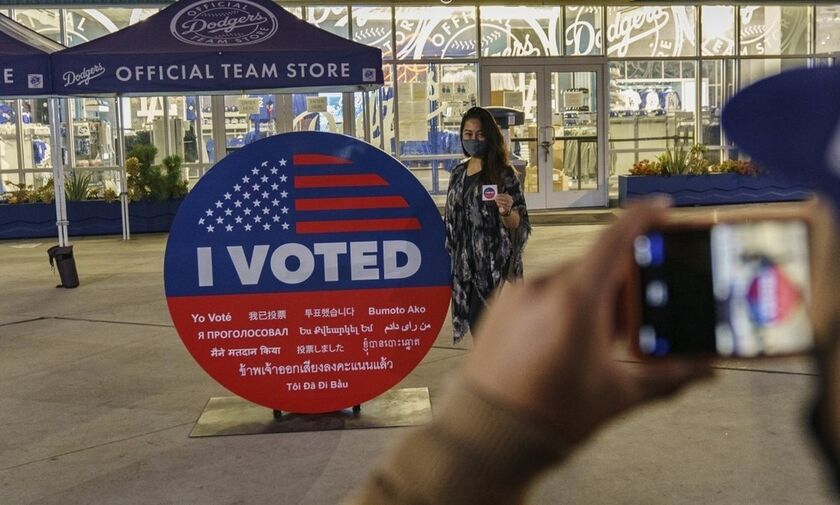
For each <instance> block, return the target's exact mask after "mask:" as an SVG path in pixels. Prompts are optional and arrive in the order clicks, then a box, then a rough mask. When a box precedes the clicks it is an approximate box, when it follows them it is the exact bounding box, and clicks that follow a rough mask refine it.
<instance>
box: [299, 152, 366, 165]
mask: <svg viewBox="0 0 840 505" xmlns="http://www.w3.org/2000/svg"><path fill="white" fill-rule="evenodd" d="M292 163H293V164H295V165H350V164H351V163H353V162H352V161H350V160H348V159H344V158H339V157H338V156H327V155H326V154H295V155H294V156H292Z"/></svg>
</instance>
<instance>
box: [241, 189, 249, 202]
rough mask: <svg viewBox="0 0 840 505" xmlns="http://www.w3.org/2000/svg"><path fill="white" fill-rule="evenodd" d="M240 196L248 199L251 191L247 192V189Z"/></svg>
mask: <svg viewBox="0 0 840 505" xmlns="http://www.w3.org/2000/svg"><path fill="white" fill-rule="evenodd" d="M242 198H244V199H246V200H248V199H249V198H251V193H248V192H247V191H246V192H244V193H242Z"/></svg>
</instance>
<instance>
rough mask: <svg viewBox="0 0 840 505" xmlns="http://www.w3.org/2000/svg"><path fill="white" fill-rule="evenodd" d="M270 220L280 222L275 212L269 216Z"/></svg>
mask: <svg viewBox="0 0 840 505" xmlns="http://www.w3.org/2000/svg"><path fill="white" fill-rule="evenodd" d="M271 220H272V221H274V222H275V223H279V222H280V216H278V215H277V214H274V215H273V216H271Z"/></svg>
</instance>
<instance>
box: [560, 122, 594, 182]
mask: <svg viewBox="0 0 840 505" xmlns="http://www.w3.org/2000/svg"><path fill="white" fill-rule="evenodd" d="M597 134H598V132H597V130H596V128H594V127H591V126H585V127H577V128H565V129H564V135H565V136H566V137H567V138H566V139H565V141H564V149H563V173H564V174H566V175H567V176H568V177H573V178H576V179H579V180H592V179H596V178H597V177H598V140H597ZM568 137H581V138H579V139H578V138H568Z"/></svg>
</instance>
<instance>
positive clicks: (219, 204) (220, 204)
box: [216, 201, 222, 209]
mask: <svg viewBox="0 0 840 505" xmlns="http://www.w3.org/2000/svg"><path fill="white" fill-rule="evenodd" d="M216 208H217V209H221V208H222V202H221V201H217V202H216Z"/></svg>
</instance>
